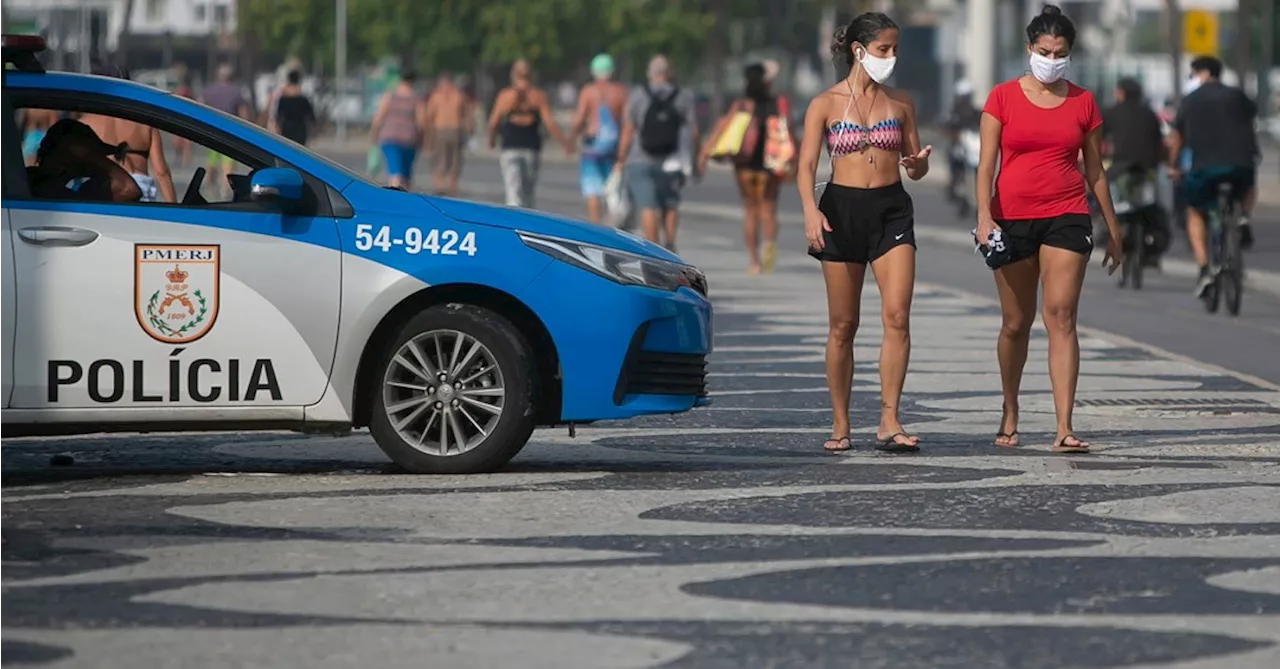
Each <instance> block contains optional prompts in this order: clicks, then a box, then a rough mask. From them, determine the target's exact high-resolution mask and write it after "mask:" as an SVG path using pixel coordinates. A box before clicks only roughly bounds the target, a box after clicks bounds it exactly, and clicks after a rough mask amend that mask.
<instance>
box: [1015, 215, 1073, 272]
mask: <svg viewBox="0 0 1280 669" xmlns="http://www.w3.org/2000/svg"><path fill="white" fill-rule="evenodd" d="M996 224H997V225H999V226H1000V231H1001V232H1003V233H1004V237H1005V239H1007V240H1008V241H1007V242H1006V243H1007V244H1009V246H1010V248H1011V249H1012V252H1013V255H1012V259H1011V260H1009V262H1010V263H1013V262H1017V261H1019V260H1025V259H1027V258H1030V257H1032V256H1034V255H1037V254H1039V253H1040V247H1041V246H1052V247H1054V248H1057V249H1066V250H1068V251H1075V252H1076V253H1081V254H1084V255H1086V256H1087V255H1089V254H1090V253H1093V219H1092V218H1090V217H1089V215H1088V214H1063V215H1061V216H1054V217H1052V218H1024V219H1016V220H1004V221H996Z"/></svg>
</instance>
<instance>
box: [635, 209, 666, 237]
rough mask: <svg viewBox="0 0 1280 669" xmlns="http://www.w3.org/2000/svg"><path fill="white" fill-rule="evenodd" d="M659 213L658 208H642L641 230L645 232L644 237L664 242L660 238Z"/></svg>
mask: <svg viewBox="0 0 1280 669" xmlns="http://www.w3.org/2000/svg"><path fill="white" fill-rule="evenodd" d="M658 215H659V212H658V210H657V209H641V210H640V230H641V231H642V232H644V238H645V239H647V240H649V241H651V242H653V243H654V244H661V243H662V240H661V239H659V238H658Z"/></svg>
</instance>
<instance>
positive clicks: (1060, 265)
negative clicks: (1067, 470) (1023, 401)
mask: <svg viewBox="0 0 1280 669" xmlns="http://www.w3.org/2000/svg"><path fill="white" fill-rule="evenodd" d="M1088 262H1089V256H1086V255H1084V254H1081V253H1075V252H1074V251H1068V250H1066V249H1059V248H1054V247H1052V246H1042V247H1040V280H1041V281H1042V282H1043V283H1044V307H1043V310H1042V312H1041V317H1042V318H1043V319H1044V326H1045V329H1046V330H1048V331H1049V382H1050V383H1052V384H1053V409H1054V413H1056V414H1057V417H1058V429H1057V437H1056V438H1055V439H1054V440H1053V443H1054V444H1055V445H1057V444H1060V443H1062V442H1063V440H1064V439H1065V440H1066V443H1062V445H1063V446H1069V447H1084V446H1088V444H1086V443H1084V442H1082V441H1079V440H1072V439H1067V437H1068V436H1071V435H1072V428H1071V412H1072V410H1073V409H1074V408H1075V402H1076V384H1077V383H1078V382H1079V381H1080V337H1079V335H1077V334H1076V312H1077V309H1078V308H1079V306H1080V289H1081V287H1082V286H1083V285H1084V269H1085V266H1086V265H1087V264H1088Z"/></svg>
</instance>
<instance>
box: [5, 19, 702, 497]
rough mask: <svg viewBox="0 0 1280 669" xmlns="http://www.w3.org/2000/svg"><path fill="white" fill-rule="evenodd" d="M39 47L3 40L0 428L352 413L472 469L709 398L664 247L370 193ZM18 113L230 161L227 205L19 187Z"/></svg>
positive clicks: (338, 417) (201, 191)
mask: <svg viewBox="0 0 1280 669" xmlns="http://www.w3.org/2000/svg"><path fill="white" fill-rule="evenodd" d="M41 49H43V42H42V41H41V40H40V39H39V38H31V37H25V36H19V37H13V36H6V37H5V38H4V53H5V62H6V70H5V72H4V82H3V92H4V95H3V98H2V103H3V107H4V123H5V125H4V129H3V132H4V138H3V154H4V156H3V160H4V180H3V191H4V200H3V223H4V230H3V236H2V237H0V239H3V259H2V260H0V271H3V296H2V299H0V305H2V307H3V313H2V314H0V323H2V325H3V347H4V351H3V355H4V358H3V361H2V362H0V366H2V367H3V371H4V373H3V384H4V385H3V398H4V414H3V416H4V431H5V436H15V435H20V434H71V433H83V432H101V431H160V430H176V431H183V430H210V429H213V430H223V429H226V430H266V429H294V430H301V431H316V432H328V431H342V430H345V429H347V428H350V427H364V426H367V427H368V428H369V430H370V432H371V433H372V435H373V437H374V439H375V440H376V441H377V443H378V445H379V446H380V447H381V448H382V449H383V451H385V452H386V454H387V455H388V456H390V457H391V459H392V460H394V461H395V462H396V463H398V464H400V465H401V466H403V467H404V468H405V469H408V470H410V471H412V472H421V473H469V472H481V471H487V470H492V469H494V468H497V467H500V466H501V465H503V464H504V463H505V462H507V461H508V460H509V459H510V458H512V457H513V456H514V455H515V454H516V453H517V452H518V451H519V450H520V449H521V448H522V447H523V446H524V444H525V443H526V442H527V441H528V439H529V437H530V434H531V433H532V432H533V430H534V428H535V427H537V426H540V425H570V426H572V425H573V424H575V423H586V422H590V421H596V420H608V419H625V418H630V417H635V416H640V415H645V414H662V413H676V412H682V411H686V410H689V409H691V408H693V407H695V406H701V405H703V404H705V403H706V402H707V400H706V384H705V360H706V355H707V354H708V353H709V352H710V350H711V320H712V311H711V305H710V303H709V302H708V301H707V296H706V294H707V284H706V279H705V277H704V276H703V274H702V273H701V272H699V271H698V270H697V269H695V268H694V267H691V266H689V265H687V264H685V263H683V262H681V260H680V259H679V258H678V257H677V256H675V255H673V254H671V253H669V252H667V251H666V250H664V249H662V248H661V247H659V246H657V245H655V244H651V243H649V242H646V241H644V240H641V239H639V238H636V237H634V236H632V235H629V234H626V233H621V232H617V231H615V230H612V229H608V228H604V227H596V226H589V225H586V224H582V223H576V222H573V221H569V220H565V219H561V218H557V217H554V216H549V215H544V214H540V213H536V212H531V211H526V210H516V209H510V208H506V207H498V206H489V205H484V204H478V203H472V202H465V201H460V200H452V199H443V198H434V197H427V196H424V195H419V194H413V193H407V192H403V191H398V190H391V189H388V188H384V187H380V186H378V185H377V184H374V183H372V182H370V181H368V180H367V179H366V178H365V177H363V176H362V175H360V174H357V173H355V172H352V171H351V170H349V169H347V168H345V167H343V166H342V165H339V164H337V163H335V162H333V161H330V160H328V159H326V158H324V157H322V156H320V155H317V154H315V153H313V152H311V151H309V150H307V149H305V148H303V147H301V146H299V145H297V144H294V143H292V142H290V141H288V140H286V139H284V138H282V137H279V136H276V135H273V134H270V133H267V132H265V131H264V130H262V129H260V128H259V127H257V126H255V125H252V124H250V123H248V122H245V121H243V120H241V119H238V118H234V117H232V116H230V115H227V114H223V113H221V112H218V111H215V110H213V109H210V108H208V107H206V106H203V105H201V104H199V103H197V102H194V101H192V100H188V99H185V98H182V97H179V96H177V95H173V94H170V93H168V92H165V91H161V90H158V89H155V88H151V87H148V86H144V85H140V84H136V83H132V82H129V81H125V80H120V79H109V78H103V77H96V76H89V75H80V74H68V73H52V72H49V73H46V72H44V71H43V70H42V69H41V68H40V66H39V64H38V63H37V61H36V59H35V58H34V55H33V54H34V53H35V52H38V51H39V50H41ZM23 109H46V110H56V111H58V112H63V113H77V112H78V113H92V114H102V115H109V116H112V117H116V118H122V119H127V120H133V121H137V122H140V123H144V124H146V125H149V126H152V127H155V128H158V129H159V130H161V131H163V132H165V133H170V134H171V135H173V136H179V137H184V138H187V139H189V140H191V141H192V142H194V143H197V144H198V145H199V146H202V147H206V148H207V149H208V150H209V151H210V152H212V154H211V155H213V156H214V157H215V158H217V159H218V160H225V161H227V162H229V163H234V164H235V165H238V166H242V167H241V171H242V173H236V170H231V174H230V175H229V176H227V177H226V180H227V181H228V184H227V185H228V186H230V188H229V189H222V190H229V191H230V192H231V193H232V195H230V196H229V197H227V198H226V199H225V201H218V199H217V198H216V197H211V195H210V194H211V193H214V192H216V191H218V190H219V189H220V187H221V186H222V184H210V183H206V182H205V181H204V177H205V175H206V173H207V172H206V170H205V168H203V167H202V168H200V169H197V170H196V171H195V172H194V173H193V174H192V175H191V176H190V177H189V183H181V182H180V181H182V180H186V179H182V178H180V177H179V176H178V175H177V174H176V173H175V180H179V183H176V184H175V186H176V189H177V193H178V200H179V202H178V203H176V204H165V203H155V202H146V203H144V202H125V203H120V202H97V201H84V200H68V199H61V200H41V199H37V198H34V197H33V196H32V195H31V193H30V187H29V183H28V180H27V174H26V173H25V172H24V160H23V156H22V152H21V146H22V136H21V134H20V129H19V128H18V127H17V124H16V122H15V117H16V115H17V114H18V113H19V112H20V111H21V110H23ZM168 153H169V154H170V155H172V154H173V153H174V149H173V148H172V147H169V148H168ZM170 160H171V161H172V160H173V159H172V158H170ZM215 186H217V187H219V188H215ZM181 443H182V442H181V440H175V441H174V447H175V448H180V447H181Z"/></svg>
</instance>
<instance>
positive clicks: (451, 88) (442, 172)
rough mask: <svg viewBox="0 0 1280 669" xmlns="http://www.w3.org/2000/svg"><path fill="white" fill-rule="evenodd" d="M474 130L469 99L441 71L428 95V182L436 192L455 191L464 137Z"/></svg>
mask: <svg viewBox="0 0 1280 669" xmlns="http://www.w3.org/2000/svg"><path fill="white" fill-rule="evenodd" d="M474 130H475V114H474V113H473V111H472V109H471V101H470V100H469V99H468V98H467V96H466V94H464V93H463V92H462V89H460V88H458V86H457V85H456V84H454V83H453V79H452V78H451V77H450V76H449V73H448V72H441V73H440V78H439V79H438V80H436V85H435V88H433V89H432V90H431V94H430V97H428V98H427V134H428V138H429V139H428V141H429V142H430V144H431V182H432V183H431V185H432V187H433V188H434V189H435V192H436V193H439V194H442V195H448V196H450V197H453V196H455V195H457V194H458V177H459V176H461V175H462V155H463V151H464V149H465V148H466V144H467V138H468V137H469V136H470V135H471V133H472V132H474Z"/></svg>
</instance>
